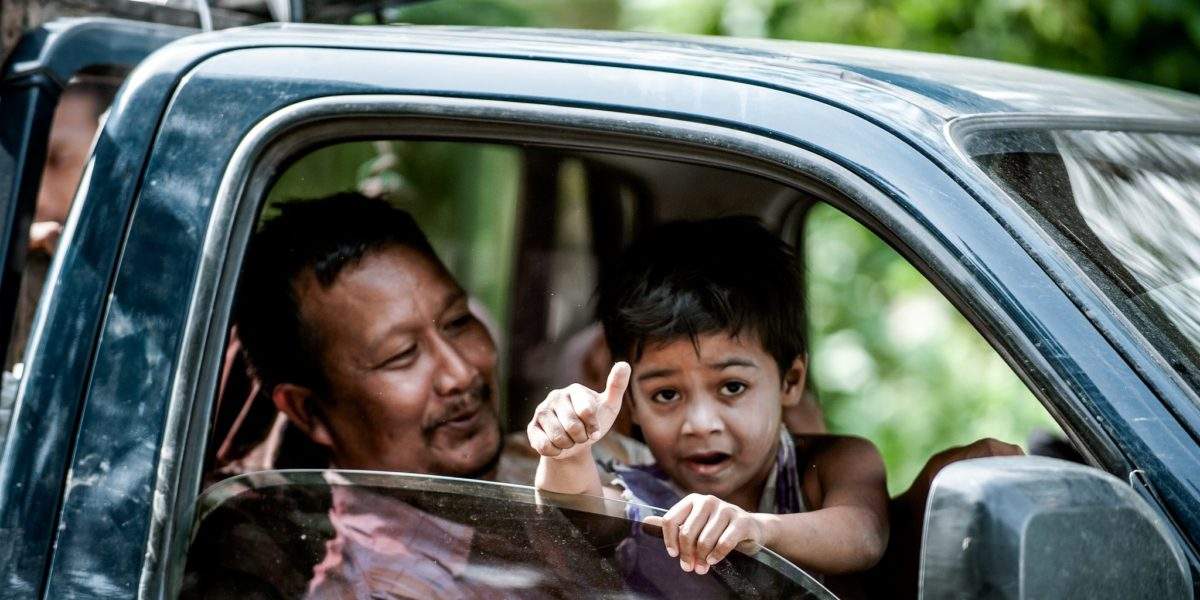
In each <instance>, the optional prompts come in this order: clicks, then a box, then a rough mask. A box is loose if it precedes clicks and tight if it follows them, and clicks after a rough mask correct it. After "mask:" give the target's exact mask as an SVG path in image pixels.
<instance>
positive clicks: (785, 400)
mask: <svg viewBox="0 0 1200 600" xmlns="http://www.w3.org/2000/svg"><path fill="white" fill-rule="evenodd" d="M782 375H783V377H782V378H781V379H782V380H783V396H782V402H781V403H782V404H783V406H796V405H797V404H799V403H800V399H801V398H803V397H804V381H805V378H806V377H807V376H808V357H807V356H804V355H800V356H797V357H796V359H795V360H793V361H792V366H790V367H788V369H787V370H786V371H784V372H783V373H782Z"/></svg>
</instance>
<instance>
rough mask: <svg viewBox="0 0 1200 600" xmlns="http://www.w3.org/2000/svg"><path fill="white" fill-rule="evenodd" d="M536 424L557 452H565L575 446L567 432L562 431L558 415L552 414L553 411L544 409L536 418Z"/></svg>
mask: <svg viewBox="0 0 1200 600" xmlns="http://www.w3.org/2000/svg"><path fill="white" fill-rule="evenodd" d="M537 424H538V426H539V427H541V428H542V431H543V432H545V434H546V437H548V438H550V443H552V444H554V445H555V447H557V448H558V449H559V450H566V449H567V448H570V447H572V446H574V445H575V442H574V441H572V440H571V436H569V435H567V430H566V429H563V426H562V424H561V423H559V422H558V415H556V414H554V410H553V409H550V408H545V409H543V410H541V411H540V414H539V415H538V416H537Z"/></svg>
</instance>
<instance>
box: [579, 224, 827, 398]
mask: <svg viewBox="0 0 1200 600" xmlns="http://www.w3.org/2000/svg"><path fill="white" fill-rule="evenodd" d="M611 273H612V276H610V277H609V278H608V281H606V282H603V283H602V284H601V286H600V293H599V302H598V307H597V311H598V313H599V317H600V321H601V322H602V323H603V324H604V334H605V337H607V338H608V345H609V348H611V349H612V352H613V355H614V356H615V357H618V358H623V359H627V360H634V361H636V360H637V359H638V358H640V357H641V354H642V351H643V350H644V349H645V347H646V345H647V344H654V343H665V342H671V341H674V340H676V339H680V338H685V337H686V338H688V339H690V340H691V342H692V343H693V344H697V343H698V336H700V335H702V334H708V333H715V332H728V333H729V334H731V335H741V334H743V333H745V334H750V335H753V336H756V337H757V339H758V340H759V341H760V343H761V344H762V346H763V349H764V350H765V351H766V352H767V354H769V355H771V357H772V358H774V359H775V362H776V364H777V365H778V366H779V373H780V375H781V376H782V375H783V374H784V373H785V372H787V369H789V368H790V367H791V365H792V361H794V360H795V359H796V357H798V356H803V355H804V354H805V352H806V346H807V335H806V333H805V331H806V330H805V328H806V327H807V323H806V320H805V316H804V303H803V299H804V298H803V293H804V290H803V287H802V285H803V284H802V279H801V272H800V265H799V263H798V261H797V260H796V256H795V254H793V253H792V251H791V249H790V248H789V247H788V246H787V244H785V243H784V242H783V241H782V240H780V239H779V238H778V237H776V236H775V235H774V234H772V233H771V232H769V231H767V230H766V229H765V228H764V227H763V226H762V225H761V224H760V223H759V222H758V220H757V219H754V218H751V217H723V218H719V219H709V220H705V221H679V222H674V223H668V224H665V225H661V226H659V227H657V228H655V229H653V230H651V231H650V232H648V234H647V235H646V236H645V237H643V238H642V239H641V240H640V241H639V242H637V243H635V244H633V245H632V246H630V248H629V249H628V250H626V251H625V253H624V255H623V257H622V259H621V261H619V263H618V264H617V266H616V267H615V268H614V269H612V271H611Z"/></svg>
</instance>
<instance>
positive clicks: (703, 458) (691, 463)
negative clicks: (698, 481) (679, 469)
mask: <svg viewBox="0 0 1200 600" xmlns="http://www.w3.org/2000/svg"><path fill="white" fill-rule="evenodd" d="M732 458H733V455H732V454H729V453H728V452H717V451H713V452H697V453H695V454H689V455H687V456H684V457H683V464H684V466H685V467H687V468H688V469H690V470H691V471H693V472H695V473H696V474H698V475H712V474H714V473H716V472H717V471H720V470H721V469H724V468H725V467H726V466H728V465H729V462H730V459H732Z"/></svg>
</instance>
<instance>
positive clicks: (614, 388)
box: [600, 361, 633, 415]
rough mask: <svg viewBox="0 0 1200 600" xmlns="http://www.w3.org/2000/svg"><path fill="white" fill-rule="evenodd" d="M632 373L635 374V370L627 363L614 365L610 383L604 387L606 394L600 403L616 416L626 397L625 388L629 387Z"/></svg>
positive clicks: (602, 396)
mask: <svg viewBox="0 0 1200 600" xmlns="http://www.w3.org/2000/svg"><path fill="white" fill-rule="evenodd" d="M631 373H633V368H632V367H630V366H629V363H627V362H625V361H621V362H618V363H617V364H615V365H613V368H612V371H609V373H608V383H606V384H605V385H604V393H603V394H601V395H600V401H601V402H602V403H603V404H604V407H605V408H607V409H609V410H611V411H612V413H613V414H614V415H615V414H617V412H619V411H620V410H621V400H622V398H624V397H625V388H627V387H629V376H630V374H631Z"/></svg>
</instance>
